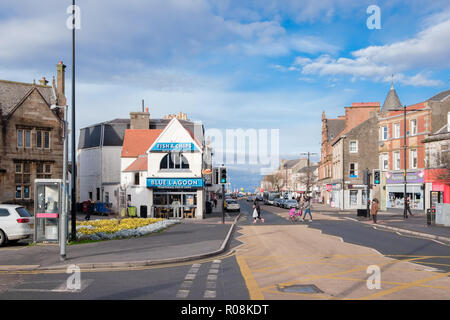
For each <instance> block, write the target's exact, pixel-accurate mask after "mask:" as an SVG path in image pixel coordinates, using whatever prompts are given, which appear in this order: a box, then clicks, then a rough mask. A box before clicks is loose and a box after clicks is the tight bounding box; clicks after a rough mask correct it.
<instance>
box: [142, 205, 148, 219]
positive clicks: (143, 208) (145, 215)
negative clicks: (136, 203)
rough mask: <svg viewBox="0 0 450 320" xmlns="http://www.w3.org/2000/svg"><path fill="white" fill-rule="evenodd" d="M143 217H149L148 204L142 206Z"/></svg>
mask: <svg viewBox="0 0 450 320" xmlns="http://www.w3.org/2000/svg"><path fill="white" fill-rule="evenodd" d="M140 211H141V218H147V206H141V208H140Z"/></svg>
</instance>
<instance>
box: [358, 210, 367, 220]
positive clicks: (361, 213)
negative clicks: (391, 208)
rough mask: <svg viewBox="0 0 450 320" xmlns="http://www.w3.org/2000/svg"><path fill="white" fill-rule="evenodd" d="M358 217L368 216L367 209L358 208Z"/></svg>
mask: <svg viewBox="0 0 450 320" xmlns="http://www.w3.org/2000/svg"><path fill="white" fill-rule="evenodd" d="M356 216H357V217H366V218H367V209H357V210H356Z"/></svg>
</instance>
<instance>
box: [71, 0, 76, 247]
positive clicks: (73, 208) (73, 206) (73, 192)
mask: <svg viewBox="0 0 450 320" xmlns="http://www.w3.org/2000/svg"><path fill="white" fill-rule="evenodd" d="M71 133H72V176H71V177H72V179H71V180H72V181H71V184H72V188H71V189H72V190H71V196H70V199H71V215H72V216H71V218H72V224H71V225H72V228H71V229H72V232H71V240H72V241H75V240H76V239H77V231H76V230H77V211H76V209H77V203H76V200H77V199H76V175H77V171H76V158H75V157H76V154H75V134H76V131H75V0H72V132H71Z"/></svg>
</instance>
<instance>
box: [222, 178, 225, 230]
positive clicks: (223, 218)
mask: <svg viewBox="0 0 450 320" xmlns="http://www.w3.org/2000/svg"><path fill="white" fill-rule="evenodd" d="M222 224H225V185H224V184H222Z"/></svg>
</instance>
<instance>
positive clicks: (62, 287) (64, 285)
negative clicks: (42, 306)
mask: <svg viewBox="0 0 450 320" xmlns="http://www.w3.org/2000/svg"><path fill="white" fill-rule="evenodd" d="M51 282H53V281H51ZM92 282H94V280H93V279H85V280H82V281H81V283H80V285H81V286H80V289H73V290H71V289H67V282H66V281H64V282H63V283H61V284H60V285H59V286H57V287H56V288H54V289H34V288H12V289H7V290H6V291H12V292H42V293H81V292H83V291H84V290H85V289H86V288H87V287H88V286H89V285H90V284H91V283H92ZM37 283H48V281H40V282H29V283H25V285H26V284H37ZM23 284H24V283H22V284H21V285H23Z"/></svg>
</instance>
